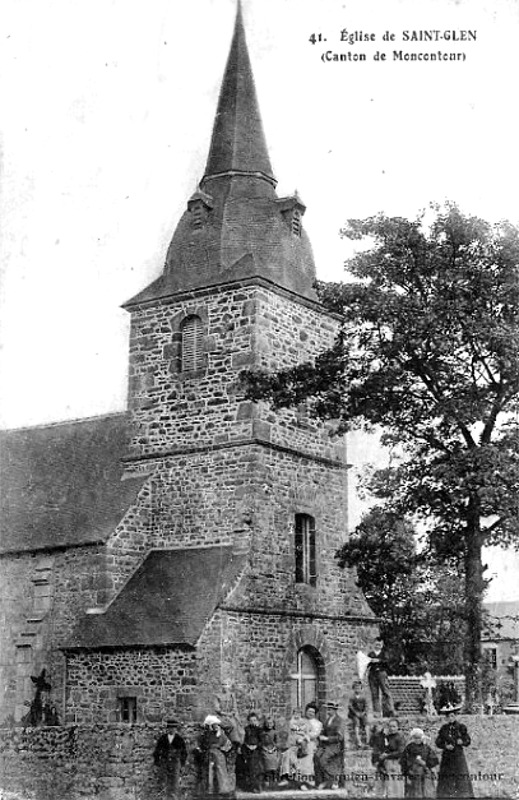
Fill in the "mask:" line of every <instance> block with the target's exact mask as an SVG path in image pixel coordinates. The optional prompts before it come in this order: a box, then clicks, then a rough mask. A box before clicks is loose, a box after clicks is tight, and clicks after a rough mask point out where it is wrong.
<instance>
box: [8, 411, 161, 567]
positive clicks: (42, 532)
mask: <svg viewBox="0 0 519 800" xmlns="http://www.w3.org/2000/svg"><path fill="white" fill-rule="evenodd" d="M127 442H128V425H127V420H126V415H124V414H110V415H107V416H102V417H95V418H89V419H84V420H78V421H73V422H63V423H59V424H53V425H42V426H38V427H34V428H22V429H18V430H10V431H2V432H0V552H11V551H28V550H37V549H42V548H45V549H46V548H55V547H65V546H71V545H81V544H88V543H93V542H102V541H105V540H106V539H107V538H108V536H109V535H110V533H111V532H112V531H113V529H114V528H115V526H116V525H117V524H118V523H119V522H120V521H121V519H122V518H123V516H124V514H125V512H126V511H127V509H128V508H129V507H130V505H131V504H132V503H133V502H134V501H135V499H136V497H137V493H138V492H139V490H140V488H141V487H142V485H143V484H144V482H145V480H146V478H143V477H139V478H131V479H126V480H123V479H122V478H123V467H122V465H121V457H122V456H123V455H125V454H126V451H127Z"/></svg>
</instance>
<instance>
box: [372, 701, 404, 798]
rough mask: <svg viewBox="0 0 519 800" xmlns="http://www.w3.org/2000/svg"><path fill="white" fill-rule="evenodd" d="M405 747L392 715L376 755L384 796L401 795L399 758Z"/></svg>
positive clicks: (402, 786) (402, 735) (402, 794)
mask: <svg viewBox="0 0 519 800" xmlns="http://www.w3.org/2000/svg"><path fill="white" fill-rule="evenodd" d="M404 748H405V739H404V734H403V733H402V732H401V731H400V724H399V722H398V720H397V719H396V717H392V718H391V719H390V720H389V722H388V725H387V733H386V734H385V736H384V740H383V749H382V752H381V753H380V754H379V756H378V763H377V769H378V771H379V773H380V775H381V777H382V787H383V791H384V797H403V796H404V784H403V780H402V772H401V768H400V759H401V758H402V753H403V752H404Z"/></svg>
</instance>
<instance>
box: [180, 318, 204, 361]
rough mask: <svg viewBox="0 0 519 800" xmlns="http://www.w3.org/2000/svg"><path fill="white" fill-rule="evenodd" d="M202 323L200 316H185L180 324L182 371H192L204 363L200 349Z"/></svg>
mask: <svg viewBox="0 0 519 800" xmlns="http://www.w3.org/2000/svg"><path fill="white" fill-rule="evenodd" d="M202 333H203V325H202V320H201V319H200V317H196V316H192V317H187V319H186V320H184V323H183V325H182V356H181V361H182V363H181V370H182V372H193V371H194V370H197V369H202V367H203V365H204V359H203V351H202Z"/></svg>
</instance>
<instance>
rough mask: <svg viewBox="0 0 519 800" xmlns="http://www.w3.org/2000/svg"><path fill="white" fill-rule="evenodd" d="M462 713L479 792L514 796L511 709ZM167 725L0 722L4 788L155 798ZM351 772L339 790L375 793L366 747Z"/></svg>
mask: <svg viewBox="0 0 519 800" xmlns="http://www.w3.org/2000/svg"><path fill="white" fill-rule="evenodd" d="M461 719H462V721H463V722H464V723H465V725H467V727H468V729H469V731H470V735H471V737H472V744H471V746H470V747H469V748H467V751H466V753H467V761H468V764H469V768H470V771H471V774H472V775H473V776H474V777H473V785H474V790H475V794H476V797H478V798H479V797H481V798H501V800H505V798H510V800H512V799H513V798H516V797H517V792H518V789H519V761H518V760H517V757H516V753H517V749H518V747H519V720H518V719H517V718H516V717H506V716H497V717H462V718H461ZM417 724H419V725H420V727H422V728H424V729H425V732H426V734H427V735H428V736H429V738H430V739H431V740H432V741H434V739H435V738H436V735H437V732H438V729H439V726H440V724H441V721H439V720H426V719H424V718H422V717H410V718H406V719H403V720H402V728H403V730H404V731H405V732H409V731H410V730H411V728H413V727H415V726H416V725H417ZM162 731H163V727H162V726H161V725H159V724H137V725H125V724H118V725H115V724H112V725H90V726H87V725H79V726H67V727H61V728H35V729H27V730H26V731H24V730H23V729H20V728H15V729H2V730H0V789H4V790H12V791H15V792H17V793H18V792H19V793H20V794H21V796H22V797H23V798H24V800H94V798H95V800H158V797H159V792H158V783H157V776H156V773H155V770H154V768H153V758H152V756H153V748H154V746H155V742H156V740H157V738H158V736H159V735H160V733H161V732H162ZM198 733H199V727H198V726H197V725H192V724H190V725H185V726H183V735H184V736H185V738H186V741H187V743H188V750H189V753H190V755H189V758H188V764H187V769H186V772H185V774H184V777H183V789H184V792H185V794H186V796H188V797H189V796H193V794H194V790H195V787H196V767H195V760H194V757H193V749H194V746H195V744H196V740H197V736H198ZM355 758H356V759H357V760H356V761H355V762H354V759H355ZM346 773H347V777H348V782H347V784H346V790H345V791H344V792H341V793H339V796H341V797H345V796H349V797H351V796H356V797H376V796H377V795H376V788H377V784H376V783H375V782H374V780H373V768H372V767H371V764H370V753H369V751H364V753H363V754H360V753H359V754H358V755H357V756H354V754H353V752H352V753H347V755H346ZM356 776H360V779H359V777H357V778H356ZM352 788H354V792H353V795H352Z"/></svg>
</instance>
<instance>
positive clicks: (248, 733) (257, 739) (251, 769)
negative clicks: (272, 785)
mask: <svg viewBox="0 0 519 800" xmlns="http://www.w3.org/2000/svg"><path fill="white" fill-rule="evenodd" d="M261 735H262V730H261V728H260V727H259V725H247V726H246V728H245V738H244V740H243V744H242V747H241V756H242V759H243V767H244V773H245V781H246V787H245V788H246V789H248V790H249V791H252V792H257V791H259V790H260V789H261V784H262V780H263V772H264V767H263V754H262V749H261V746H262V736H261Z"/></svg>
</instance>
